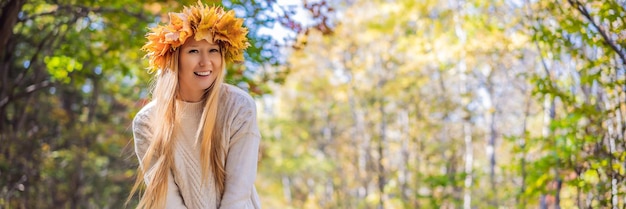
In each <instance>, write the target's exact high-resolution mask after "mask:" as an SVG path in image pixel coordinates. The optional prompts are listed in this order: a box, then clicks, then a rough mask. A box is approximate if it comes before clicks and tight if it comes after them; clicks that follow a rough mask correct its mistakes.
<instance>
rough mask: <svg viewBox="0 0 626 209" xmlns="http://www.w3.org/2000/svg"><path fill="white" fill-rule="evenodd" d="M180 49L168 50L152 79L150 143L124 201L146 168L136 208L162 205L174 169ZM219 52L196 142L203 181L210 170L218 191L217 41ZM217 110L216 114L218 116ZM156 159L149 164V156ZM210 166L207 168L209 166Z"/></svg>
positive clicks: (221, 178)
mask: <svg viewBox="0 0 626 209" xmlns="http://www.w3.org/2000/svg"><path fill="white" fill-rule="evenodd" d="M179 51H180V50H179V49H177V50H175V51H173V52H171V55H170V56H166V59H167V60H166V62H167V66H168V68H169V69H163V70H160V71H159V72H158V73H157V75H156V82H155V84H154V87H153V90H152V100H153V101H155V106H154V108H155V109H154V112H152V114H153V115H152V118H153V119H152V120H151V121H150V127H151V128H152V130H153V135H152V138H151V139H150V141H151V143H150V146H149V147H148V150H147V151H146V153H145V155H144V156H143V159H140V160H141V164H140V166H139V167H138V169H137V178H136V181H135V184H134V186H133V188H132V190H131V193H130V195H129V197H128V199H127V201H126V204H128V202H130V200H131V199H132V197H133V196H134V194H135V192H137V190H138V189H139V186H140V185H143V182H144V175H146V174H147V173H146V172H147V171H150V172H151V174H152V175H151V176H150V178H151V179H149V182H148V183H147V185H145V193H144V194H143V195H140V196H141V199H140V201H139V204H138V205H137V208H164V207H165V199H166V196H167V190H168V183H167V181H168V175H169V172H170V169H174V154H173V153H174V152H173V147H174V146H173V145H174V142H173V133H175V129H176V128H177V125H176V124H179V121H178V118H177V116H176V111H177V110H176V105H175V104H176V99H177V98H178V97H179V83H178V67H179V66H178V64H179V63H178V56H179V53H180V52H179ZM220 51H221V54H222V69H221V70H217V78H216V79H215V82H213V84H212V85H211V87H209V88H208V89H207V92H206V93H205V95H204V111H203V112H202V117H201V119H200V124H199V127H198V128H199V130H198V139H197V143H198V144H199V145H200V146H201V148H200V158H201V159H200V163H201V164H202V177H203V184H205V183H206V182H207V180H208V178H209V174H210V173H212V174H213V178H214V181H215V187H216V188H215V189H216V190H217V192H218V195H220V196H221V194H222V193H223V192H224V187H225V185H224V184H225V178H226V170H225V168H224V162H225V152H226V151H225V150H226V147H225V145H224V142H223V140H224V138H225V136H224V134H223V133H224V131H223V129H224V126H223V123H221V122H220V123H218V122H217V120H223V116H222V115H221V114H220V113H221V112H224V111H218V109H219V108H220V107H219V100H220V97H222V96H223V94H222V90H221V88H222V84H223V83H224V74H225V71H226V68H225V66H226V63H225V59H224V49H223V46H221V44H220ZM218 114H220V115H219V116H218ZM155 159H156V161H155V162H154V164H153V165H152V166H150V165H151V163H152V162H153V160H155ZM209 169H210V170H209Z"/></svg>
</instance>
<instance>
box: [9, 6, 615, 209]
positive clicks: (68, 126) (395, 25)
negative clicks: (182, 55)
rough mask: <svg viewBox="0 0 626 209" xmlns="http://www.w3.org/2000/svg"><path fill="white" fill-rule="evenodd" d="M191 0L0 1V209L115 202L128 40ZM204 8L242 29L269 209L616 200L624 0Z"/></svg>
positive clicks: (239, 78)
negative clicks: (224, 14)
mask: <svg viewBox="0 0 626 209" xmlns="http://www.w3.org/2000/svg"><path fill="white" fill-rule="evenodd" d="M193 3H195V1H192V0H188V1H171V0H146V1H134V0H107V1H104V0H82V1H81V0H2V1H1V2H0V8H1V10H0V12H1V13H0V16H1V18H0V28H1V30H0V48H1V51H0V208H50V207H52V206H54V208H124V201H125V199H126V197H127V195H128V193H129V190H130V188H131V185H132V182H133V180H134V178H135V177H134V175H135V170H136V167H137V165H138V164H137V160H136V157H135V156H134V153H133V142H132V133H131V131H130V126H131V120H132V118H133V116H134V115H135V114H136V113H137V111H138V110H139V109H140V108H141V107H142V106H143V105H144V104H146V101H148V100H149V99H150V95H149V93H148V91H147V90H148V87H149V85H150V81H151V79H150V77H151V76H152V75H150V74H148V73H147V71H146V67H147V63H146V60H145V59H142V58H143V56H144V54H143V52H141V51H140V50H139V48H140V47H141V46H142V45H143V43H144V42H145V38H144V34H145V33H146V32H147V28H148V27H150V26H154V25H155V24H156V23H159V22H162V21H165V19H166V18H167V12H175V11H178V10H180V9H181V8H182V5H187V4H193ZM207 3H215V4H221V5H223V6H224V7H226V8H228V9H234V10H235V11H236V13H237V15H238V16H239V17H243V18H245V19H246V22H245V25H246V26H247V27H248V28H250V31H251V32H250V34H249V37H250V40H251V43H252V47H251V48H250V49H248V51H247V52H246V59H247V62H246V63H245V64H243V65H232V66H229V67H228V76H227V81H228V83H231V84H235V85H237V86H240V87H241V88H243V89H246V90H248V91H249V92H250V93H251V94H252V95H253V96H254V97H255V99H256V101H257V106H258V108H257V109H258V111H259V112H258V114H259V124H260V127H261V132H262V135H263V140H262V143H261V159H260V162H259V175H258V179H257V181H256V187H257V190H258V191H259V193H260V196H261V197H262V199H261V200H262V204H263V206H264V207H265V208H626V186H625V185H626V139H625V137H624V134H626V119H625V117H626V69H625V68H626V49H625V48H626V24H625V16H626V1H625V0H602V1H600V0H465V1H461V0H447V1H438V0H421V1H414V0H374V1H364V0H344V1H325V0H318V1H306V0H305V1H303V2H300V1H277V0H256V1H255V0H241V1H237V0H232V1H227V0H224V1H223V2H222V1H217V2H216V1H212V2H207ZM136 203H137V198H136V197H135V199H133V201H131V203H130V205H128V208H133V207H134V205H135V204H136Z"/></svg>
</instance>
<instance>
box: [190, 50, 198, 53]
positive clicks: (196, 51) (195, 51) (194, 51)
mask: <svg viewBox="0 0 626 209" xmlns="http://www.w3.org/2000/svg"><path fill="white" fill-rule="evenodd" d="M189 53H190V54H191V53H198V50H197V49H192V50H189Z"/></svg>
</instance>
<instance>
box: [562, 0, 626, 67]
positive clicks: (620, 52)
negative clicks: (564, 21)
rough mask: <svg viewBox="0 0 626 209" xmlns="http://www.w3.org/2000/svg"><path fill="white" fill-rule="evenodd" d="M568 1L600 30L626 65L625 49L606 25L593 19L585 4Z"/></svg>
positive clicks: (572, 0)
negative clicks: (613, 37) (609, 34)
mask: <svg viewBox="0 0 626 209" xmlns="http://www.w3.org/2000/svg"><path fill="white" fill-rule="evenodd" d="M567 2H569V4H570V5H572V6H573V7H575V8H576V10H578V11H579V12H580V13H581V14H582V15H583V16H585V18H586V19H587V20H588V21H589V22H590V23H591V25H593V27H594V28H595V29H596V30H597V31H598V33H600V35H601V36H602V39H604V43H606V44H607V45H609V47H611V49H613V51H615V52H616V53H617V55H619V57H620V59H621V60H622V64H623V65H626V54H625V53H624V51H623V50H620V48H619V47H618V46H617V43H615V42H614V41H613V40H611V37H609V36H608V35H607V32H606V30H605V29H604V27H602V26H601V25H599V24H598V23H596V22H595V21H593V18H592V17H591V14H589V10H587V7H585V5H583V4H582V3H581V2H580V1H578V0H567Z"/></svg>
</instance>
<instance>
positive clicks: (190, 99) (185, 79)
mask: <svg viewBox="0 0 626 209" xmlns="http://www.w3.org/2000/svg"><path fill="white" fill-rule="evenodd" d="M242 24H243V20H242V19H240V18H236V17H235V14H234V12H233V11H228V12H226V11H224V10H223V9H222V8H221V7H209V6H207V5H204V4H202V3H200V2H198V4H197V5H194V6H191V7H185V8H184V9H183V11H182V12H180V13H169V24H167V25H159V26H156V27H154V28H152V29H151V31H150V32H149V33H148V34H147V35H146V37H147V39H148V42H147V43H146V45H144V47H143V49H144V50H145V51H147V55H146V56H147V57H149V60H150V70H151V71H156V74H155V81H156V82H155V85H154V89H153V91H152V101H151V102H150V103H149V104H147V105H146V106H145V107H143V108H142V109H141V110H140V111H139V112H138V113H137V115H136V116H135V118H134V120H133V135H134V140H135V152H136V154H137V157H138V158H139V162H140V163H139V168H138V176H137V181H136V182H135V186H134V187H133V189H132V192H131V196H130V197H132V195H133V194H134V193H135V192H136V191H137V188H138V187H139V186H140V185H141V184H143V183H144V182H145V192H144V193H143V194H142V196H141V200H140V202H139V205H138V208H150V209H152V208H190V209H191V208H193V209H196V208H221V209H224V208H237V209H241V208H260V204H259V199H258V195H257V193H256V190H255V187H254V180H255V177H256V171H257V160H258V151H259V142H260V139H261V135H260V133H259V129H258V127H257V122H256V107H255V103H254V101H253V100H252V98H251V97H250V96H249V95H248V94H247V93H246V92H244V91H243V90H240V89H238V88H237V87H234V86H231V85H228V84H225V83H224V73H225V66H226V64H227V62H241V61H243V51H244V50H245V49H246V48H247V47H248V46H249V43H248V39H247V38H246V35H247V33H248V30H247V29H246V28H244V27H242ZM130 197H129V198H130Z"/></svg>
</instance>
